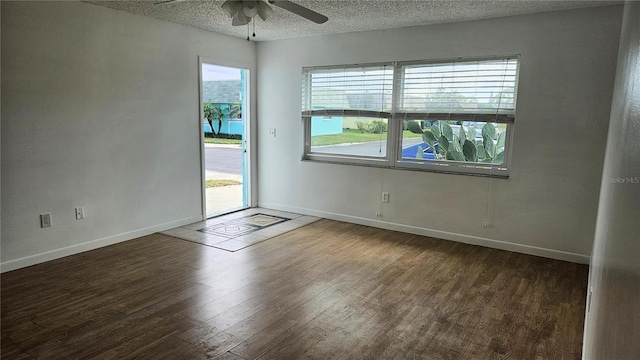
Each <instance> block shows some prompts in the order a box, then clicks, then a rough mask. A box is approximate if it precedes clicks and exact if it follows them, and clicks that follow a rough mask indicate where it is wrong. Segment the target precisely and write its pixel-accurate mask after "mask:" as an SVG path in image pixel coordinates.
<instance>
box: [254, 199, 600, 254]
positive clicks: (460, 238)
mask: <svg viewBox="0 0 640 360" xmlns="http://www.w3.org/2000/svg"><path fill="white" fill-rule="evenodd" d="M259 206H260V207H263V208H267V209H273V210H280V211H288V212H293V213H298V214H303V215H310V216H317V217H322V218H326V219H331V220H338V221H344V222H348V223H353V224H359V225H366V226H371V227H376V228H380V229H385V230H394V231H400V232H405V233H409V234H416V235H423V236H429V237H434V238H438V239H444V240H451V241H457V242H461V243H465V244H471V245H479V246H484V247H488V248H492V249H499V250H507V251H513V252H517V253H522V254H527V255H535V256H541V257H546V258H550V259H556V260H563V261H569V262H573V263H578V264H589V260H590V257H589V256H588V255H581V254H576V253H570V252H565V251H559V250H552V249H545V248H540V247H536V246H530V245H522V244H516V243H510V242H506V241H501V240H493V239H487V238H483V237H478V236H472V235H463V234H457V233H452V232H447V231H441V230H433V229H427V228H421V227H417V226H411V225H402V224H397V223H392V222H388V221H381V220H375V219H367V218H363V217H358V216H351V215H344V214H337V213H332V212H326V211H319V210H312V209H305V208H299V207H295V206H287V205H281V204H273V203H260V204H259Z"/></svg>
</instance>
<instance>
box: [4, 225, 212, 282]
mask: <svg viewBox="0 0 640 360" xmlns="http://www.w3.org/2000/svg"><path fill="white" fill-rule="evenodd" d="M198 221H202V215H198V216H193V217H189V218H184V219H180V220H176V221H171V222H168V223H164V224H159V225H154V226H150V227H146V228H143V229H138V230H134V231H129V232H126V233H122V234H117V235H113V236H108V237H105V238H102V239H96V240H91V241H87V242H83V243H80V244H75V245H71V246H67V247H63V248H60V249H55V250H51V251H46V252H43V253H40V254H35V255H30V256H25V257H23V258H19V259H14V260H9V261H5V262H3V263H1V264H0V272H6V271H11V270H16V269H20V268H23V267H27V266H31V265H36V264H40V263H43V262H46V261H51V260H55V259H59V258H62V257H65V256H69V255H74V254H78V253H81V252H85V251H89V250H94V249H98V248H101V247H104V246H109V245H113V244H117V243H119V242H123V241H127V240H131V239H135V238H139V237H141V236H146V235H149V234H153V233H155V232H159V231H165V230H169V229H173V228H175V227H179V226H183V225H188V224H191V223H194V222H198Z"/></svg>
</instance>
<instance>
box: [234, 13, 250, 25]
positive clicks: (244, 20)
mask: <svg viewBox="0 0 640 360" xmlns="http://www.w3.org/2000/svg"><path fill="white" fill-rule="evenodd" d="M250 22H251V18H250V17H248V16H246V15H245V14H244V12H242V11H238V12H237V13H236V14H235V15H234V16H233V18H232V20H231V25H233V26H241V25H247V24H248V23H250Z"/></svg>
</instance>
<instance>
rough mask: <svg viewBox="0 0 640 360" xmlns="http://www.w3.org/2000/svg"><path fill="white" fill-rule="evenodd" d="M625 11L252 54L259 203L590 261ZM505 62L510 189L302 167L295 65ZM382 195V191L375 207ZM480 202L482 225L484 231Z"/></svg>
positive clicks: (530, 18)
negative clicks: (511, 73)
mask: <svg viewBox="0 0 640 360" xmlns="http://www.w3.org/2000/svg"><path fill="white" fill-rule="evenodd" d="M621 11H622V8H621V7H619V6H617V7H604V8H592V9H583V10H575V11H564V12H552V13H543V14H535V15H526V16H514V17H508V18H500V19H493V20H484V21H474V22H464V23H454V24H443V25H435V26H424V27H413V28H404V29H395V30H383V31H372V32H364V33H352V34H343V35H334V36H320V37H310V38H303V39H293V40H283V41H274V42H266V43H259V44H258V46H257V58H258V59H259V69H258V93H259V94H260V98H259V99H258V119H259V120H258V123H259V135H260V142H259V179H260V184H259V194H260V197H259V204H260V205H261V206H266V207H271V208H276V209H282V210H292V211H299V212H301V213H307V214H315V215H320V216H325V217H328V218H333V219H341V220H347V221H352V222H356V223H362V224H367V225H373V226H380V227H384V228H390V229H398V230H403V231H408V232H414V233H418V234H426V235H433V236H436V237H440V238H445V239H451V240H459V241H465V242H470V243H479V244H483V245H487V246H492V247H497V248H503V249H509V250H514V251H521V252H525V253H531V254H538V255H543V256H548V257H553V258H560V259H566V260H571V261H578V262H584V263H586V262H588V256H589V253H590V251H591V245H592V242H593V236H594V229H595V220H596V213H597V202H598V194H599V189H600V180H601V174H602V164H603V157H604V149H605V140H606V133H607V126H608V118H609V110H610V105H611V94H612V89H613V80H614V76H615V66H616V60H615V59H616V54H617V49H618V38H619V32H620V23H621ZM507 54H521V64H520V85H519V91H518V104H517V118H516V122H517V123H516V127H515V144H514V147H513V151H512V156H513V162H512V164H511V177H510V179H508V180H498V179H493V180H489V179H488V178H481V177H472V176H462V175H446V174H436V173H428V172H415V171H406V170H405V171H402V170H389V169H379V168H369V167H355V166H345V165H335V164H322V163H313V162H302V161H301V160H300V159H301V157H302V153H303V125H302V121H301V119H300V109H301V105H300V101H301V100H300V99H301V91H300V86H301V85H300V74H301V68H302V67H304V66H314V65H335V64H353V63H369V62H379V61H393V60H415V59H446V58H456V57H478V56H489V55H507ZM268 128H277V138H269V137H268V136H266V133H267V129H268ZM489 189H491V193H490V198H489V200H488V195H487V193H488V191H489ZM382 191H389V192H390V193H391V202H390V203H389V204H384V206H383V204H381V202H380V198H381V196H380V195H381V192H382ZM487 203H488V204H489V212H488V219H489V222H490V223H491V226H490V227H488V228H485V227H484V226H483V224H484V222H485V216H487V212H486V208H487ZM376 211H381V212H382V214H383V217H382V220H376V217H375V213H376Z"/></svg>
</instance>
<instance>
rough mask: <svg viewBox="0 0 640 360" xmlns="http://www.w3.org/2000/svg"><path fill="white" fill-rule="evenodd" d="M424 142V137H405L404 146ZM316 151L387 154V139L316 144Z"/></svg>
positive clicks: (369, 154)
mask: <svg viewBox="0 0 640 360" xmlns="http://www.w3.org/2000/svg"><path fill="white" fill-rule="evenodd" d="M421 142H422V138H409V139H405V140H404V141H403V143H402V147H403V148H405V147H408V146H412V145H415V144H419V143H421ZM314 150H315V151H316V152H323V153H329V154H346V155H365V156H367V155H368V156H385V155H386V153H387V141H386V140H383V141H372V142H366V143H357V144H346V145H328V146H315V147H314Z"/></svg>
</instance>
